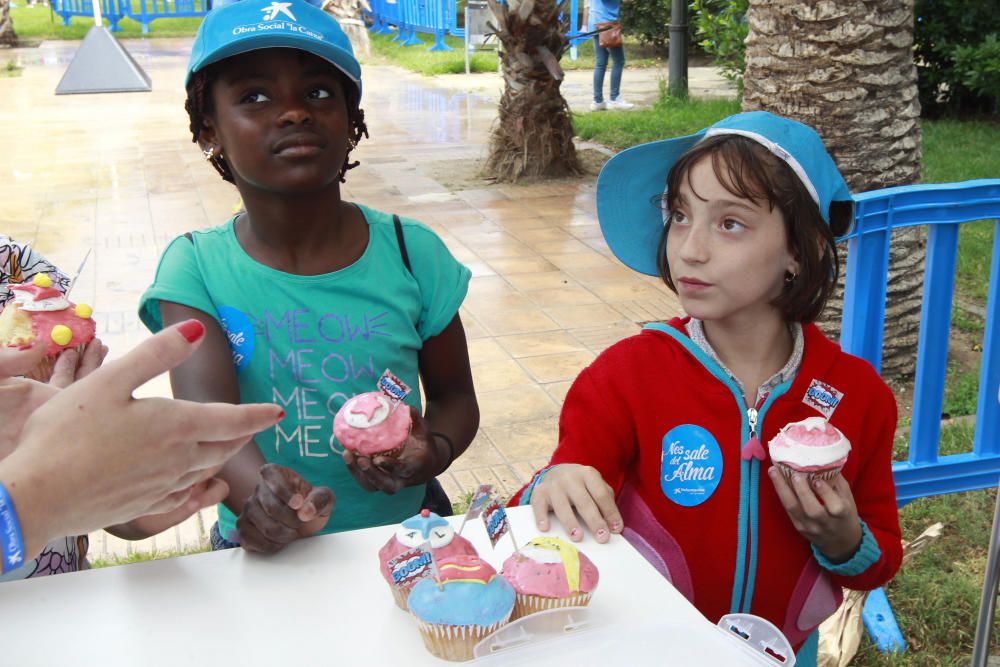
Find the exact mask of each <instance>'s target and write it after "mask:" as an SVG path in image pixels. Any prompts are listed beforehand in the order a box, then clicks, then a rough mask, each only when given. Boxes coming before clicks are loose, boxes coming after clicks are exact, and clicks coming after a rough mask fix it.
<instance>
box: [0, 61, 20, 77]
mask: <svg viewBox="0 0 1000 667" xmlns="http://www.w3.org/2000/svg"><path fill="white" fill-rule="evenodd" d="M23 69H24V68H23V67H20V66H19V65H18V64H17V61H16V60H8V61H7V63H6V64H5V65H4V66H3V67H0V78H13V77H15V76H21V71H22V70H23Z"/></svg>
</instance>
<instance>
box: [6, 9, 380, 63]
mask: <svg viewBox="0 0 1000 667" xmlns="http://www.w3.org/2000/svg"><path fill="white" fill-rule="evenodd" d="M0 2H3V0H0ZM323 11H325V12H327V13H328V14H331V15H333V18H335V19H337V23H339V24H340V27H341V29H342V30H343V31H344V34H345V35H347V39H348V40H350V42H351V48H353V49H354V55H355V56H357V57H359V58H364V57H366V56H370V55H371V51H372V47H371V40H370V39H369V38H368V28H366V27H365V23H364V21H363V20H361V12H362V11H368V12H370V11H371V5H369V4H368V0H324V2H323Z"/></svg>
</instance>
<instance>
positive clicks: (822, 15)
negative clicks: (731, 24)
mask: <svg viewBox="0 0 1000 667" xmlns="http://www.w3.org/2000/svg"><path fill="white" fill-rule="evenodd" d="M746 16H747V23H748V26H749V35H748V36H747V40H746V63H747V66H746V75H745V80H744V81H745V88H744V93H743V109H744V110H746V111H752V110H756V109H764V110H767V111H771V112H774V113H776V114H779V115H782V116H787V117H789V118H794V119H796V120H800V121H802V122H804V123H807V124H809V125H812V126H813V127H815V128H816V130H817V131H818V132H819V134H820V136H822V137H823V141H824V142H825V143H826V146H827V148H828V149H829V151H830V154H831V155H832V156H833V158H834V159H835V160H836V162H837V165H838V166H839V167H840V171H841V173H843V175H844V179H845V180H846V181H847V184H848V186H849V187H850V189H851V191H852V192H864V191H866V190H874V189H877V188H884V187H888V186H893V185H907V184H911V183H915V182H917V181H919V180H920V157H921V154H920V102H919V100H918V97H917V71H916V67H915V65H914V62H913V20H914V0H839V1H831V0H819V1H818V2H817V1H815V0H813V1H805V2H793V1H791V0H750V6H749V9H748V11H747V15H746ZM839 250H840V251H841V255H842V256H843V255H845V254H846V245H843V244H842V245H841V246H840V247H839ZM889 261H890V265H889V280H888V294H887V299H886V301H887V307H886V332H885V336H884V341H885V343H884V346H883V362H882V373H883V375H884V376H886V377H893V376H901V375H909V374H912V372H913V369H914V366H915V363H916V347H917V336H918V331H919V321H920V299H921V291H922V284H923V263H924V241H923V231H922V230H921V229H919V228H909V229H906V230H901V231H898V232H896V233H894V235H893V239H892V247H891V250H890V260H889ZM841 267H842V268H843V263H842V264H841ZM842 273H843V271H842ZM841 285H843V283H841ZM842 306H843V290H842V288H841V289H838V290H837V295H836V296H835V297H834V299H832V300H831V302H830V305H829V307H828V308H827V311H826V313H825V321H824V322H821V323H820V324H821V326H822V327H823V328H824V330H825V331H827V333H828V334H832V335H833V336H837V335H839V333H838V332H839V328H840V326H839V325H840V315H841V312H842Z"/></svg>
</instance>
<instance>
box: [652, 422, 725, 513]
mask: <svg viewBox="0 0 1000 667" xmlns="http://www.w3.org/2000/svg"><path fill="white" fill-rule="evenodd" d="M721 479H722V450H721V449H719V443H718V442H716V441H715V438H714V437H713V436H712V434H711V433H709V432H708V431H706V430H705V429H703V428H702V427H701V426H695V425H694V424H681V425H680V426H676V427H674V428H672V429H670V431H668V432H667V434H666V435H665V436H663V452H662V454H661V455H660V487H661V488H662V489H663V495H665V496H666V497H667V498H669V499H670V500H672V501H674V502H675V503H677V504H678V505H682V506H684V507H694V506H695V505H699V504H701V503H703V502H705V501H706V500H708V498H709V497H711V495H712V494H713V493H715V490H716V489H717V488H718V487H719V481H720V480H721Z"/></svg>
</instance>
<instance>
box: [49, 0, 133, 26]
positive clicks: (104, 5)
mask: <svg viewBox="0 0 1000 667" xmlns="http://www.w3.org/2000/svg"><path fill="white" fill-rule="evenodd" d="M52 9H53V11H54V12H55V13H56V14H58V15H59V16H60V18H62V21H63V25H69V24H70V19H71V18H72V17H74V16H82V17H84V18H93V16H94V4H93V3H92V2H91V0H54V4H53V6H52ZM123 9H124V8H123V7H122V6H121V3H120V2H119V0H101V14H102V16H103V18H104V19H106V20H107V21H108V24H109V25H110V26H111V32H118V31H119V30H121V28H120V27H118V22H119V21H120V20H121V19H122V17H123V16H125V13H124V11H123Z"/></svg>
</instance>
